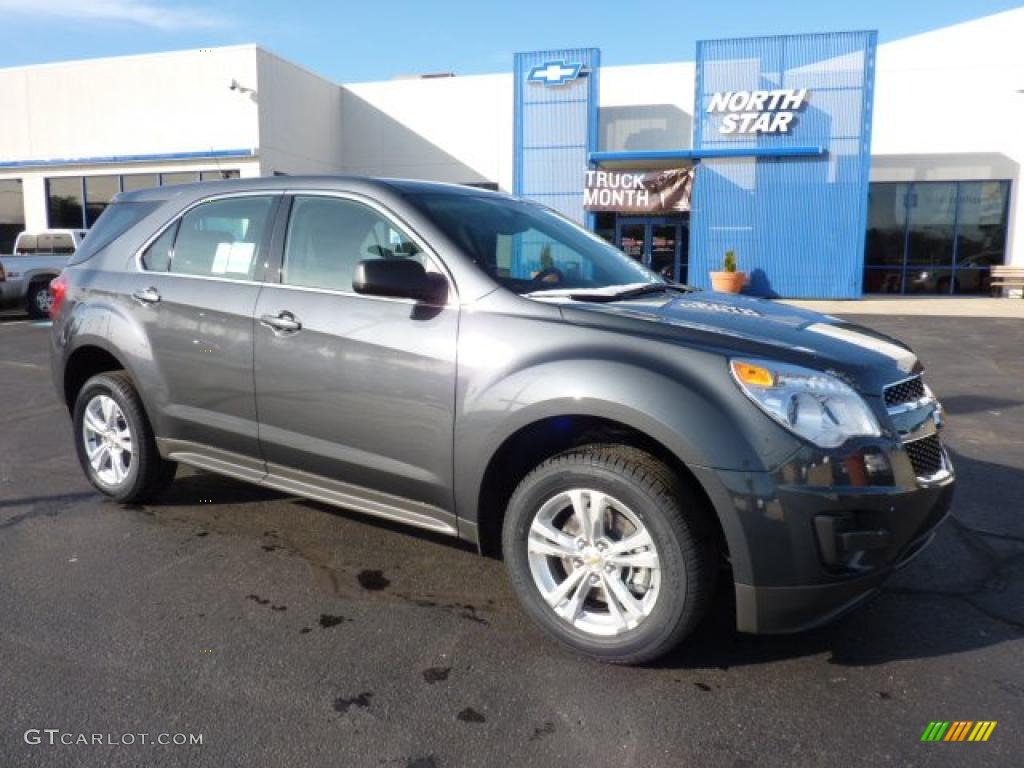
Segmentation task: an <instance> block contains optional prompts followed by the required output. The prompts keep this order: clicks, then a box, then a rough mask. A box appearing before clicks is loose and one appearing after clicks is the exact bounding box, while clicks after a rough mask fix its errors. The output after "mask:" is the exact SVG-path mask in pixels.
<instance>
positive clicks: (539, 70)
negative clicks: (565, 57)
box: [526, 61, 583, 85]
mask: <svg viewBox="0 0 1024 768" xmlns="http://www.w3.org/2000/svg"><path fill="white" fill-rule="evenodd" d="M582 69H583V65H582V64H581V63H579V62H566V61H545V62H544V63H543V64H541V65H540V66H539V67H534V68H533V69H531V70H530V74H529V76H528V77H527V78H526V79H527V80H529V81H530V82H531V83H543V84H544V85H564V84H565V83H570V82H572V81H573V80H575V79H576V78H577V77H579V76H580V72H581V71H582Z"/></svg>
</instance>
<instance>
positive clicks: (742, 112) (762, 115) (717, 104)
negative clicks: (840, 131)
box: [707, 88, 809, 134]
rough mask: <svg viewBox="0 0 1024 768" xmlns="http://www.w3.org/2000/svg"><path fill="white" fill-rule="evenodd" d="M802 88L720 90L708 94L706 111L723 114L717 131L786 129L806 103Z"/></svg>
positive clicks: (756, 131)
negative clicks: (708, 100) (709, 96)
mask: <svg viewBox="0 0 1024 768" xmlns="http://www.w3.org/2000/svg"><path fill="white" fill-rule="evenodd" d="M808 95H809V93H808V90H807V89H806V88H800V89H793V88H779V89H777V90H774V91H722V92H720V93H715V94H712V96H711V101H710V102H709V103H708V108H707V111H708V113H709V114H724V115H725V116H724V117H723V118H722V122H721V124H720V125H719V126H718V132H719V133H738V134H758V133H789V132H790V129H791V128H792V127H793V122H794V121H795V120H796V115H797V112H799V111H800V110H801V109H803V108H804V106H806V104H807V97H808Z"/></svg>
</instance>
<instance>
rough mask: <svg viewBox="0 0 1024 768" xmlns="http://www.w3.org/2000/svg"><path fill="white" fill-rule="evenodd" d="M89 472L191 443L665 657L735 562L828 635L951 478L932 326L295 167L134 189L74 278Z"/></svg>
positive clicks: (223, 462) (610, 647) (145, 493)
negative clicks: (381, 521)
mask: <svg viewBox="0 0 1024 768" xmlns="http://www.w3.org/2000/svg"><path fill="white" fill-rule="evenodd" d="M53 296H54V307H53V311H52V315H53V317H54V324H53V332H52V350H51V351H52V364H53V376H54V381H55V384H56V388H57V392H58V393H59V397H60V399H61V400H62V402H64V403H65V404H66V405H67V407H68V409H69V412H70V414H71V416H72V419H73V425H74V426H73V435H74V443H75V447H76V449H77V454H78V458H79V459H80V461H81V465H82V468H83V470H84V471H85V473H86V474H87V475H88V477H89V480H90V481H91V482H92V484H93V485H95V486H96V488H98V489H99V490H100V491H101V492H102V493H104V494H106V495H108V496H110V497H112V498H113V499H116V500H119V501H122V502H140V501H144V500H148V499H153V498H154V497H155V496H156V495H157V494H158V493H159V492H160V491H161V489H163V488H164V487H165V486H166V485H167V484H168V483H169V482H170V481H171V480H172V478H173V477H174V473H175V467H176V466H177V464H187V465H190V466H192V467H197V468H199V469H202V470H207V471H211V472H218V473H221V474H224V475H229V476H231V477H234V478H239V479H242V480H246V481H249V482H252V483H258V484H260V485H264V486H268V487H270V488H275V489H279V490H282V491H286V492H288V493H291V494H297V495H301V496H304V497H308V498H310V499H316V500H319V501H322V502H326V503H328V504H334V505H338V506H340V507H345V508H346V509H351V510H357V511H360V512H363V513H366V514H369V515H376V516H378V517H383V518H387V519H389V520H392V521H400V522H402V523H407V524H409V525H413V526H419V527H420V528H426V529H429V530H431V531H436V532H440V533H443V534H449V535H451V536H457V537H459V538H461V539H465V540H467V541H469V542H473V543H474V544H475V545H476V546H477V547H479V549H480V551H481V552H482V553H484V554H493V555H500V556H502V557H503V559H504V562H505V564H506V567H507V569H508V574H509V578H510V580H511V583H512V586H513V588H514V589H515V592H516V594H517V595H518V597H519V599H520V600H521V602H522V607H523V610H524V611H525V612H526V613H527V614H528V615H529V616H530V617H532V619H533V620H534V621H536V622H537V623H538V624H539V625H540V626H541V627H542V628H543V629H544V630H545V631H546V632H547V633H549V634H550V635H552V636H553V637H555V638H557V639H558V640H560V641H562V642H563V643H565V644H567V645H568V646H571V647H572V648H574V649H575V650H576V651H578V652H581V653H584V654H587V655H590V656H593V657H596V658H599V659H602V660H605V661H610V662H619V663H639V662H644V661H649V660H651V659H654V658H655V657H657V656H659V655H662V654H664V653H665V652H666V651H668V650H669V649H671V648H673V647H674V646H676V645H677V644H678V643H679V642H680V641H681V640H682V639H683V638H684V637H685V636H686V635H687V634H688V633H690V632H691V630H693V628H694V627H695V626H696V624H697V623H698V622H699V621H700V619H701V616H702V615H703V614H704V613H705V610H706V609H707V607H708V604H709V602H710V600H711V598H712V596H713V595H714V594H715V591H716V589H715V585H716V580H717V579H719V578H725V579H728V584H729V588H730V589H731V590H732V591H733V592H734V594H735V613H736V625H737V627H738V629H739V630H741V631H744V632H757V633H772V632H793V631H797V630H803V629H806V628H809V627H814V626H816V625H819V624H821V623H823V622H825V621H828V620H830V619H832V618H833V617H835V616H837V615H839V614H841V613H843V612H845V611H847V610H849V609H850V608H852V607H854V606H855V605H858V604H859V603H861V602H863V600H864V599H865V598H867V597H868V596H869V595H871V594H872V593H873V592H875V591H877V588H878V586H879V585H880V584H881V582H882V581H883V579H885V577H886V576H887V575H888V574H890V573H891V572H892V571H893V570H894V569H895V568H897V567H899V566H900V565H902V564H904V563H905V562H907V561H908V560H909V559H910V558H911V557H913V556H914V555H915V554H916V553H917V552H919V551H920V550H921V549H922V548H923V547H924V546H925V545H926V544H927V543H928V542H929V541H930V539H931V538H932V536H933V532H934V529H935V527H936V526H937V525H938V523H939V522H940V521H941V520H942V519H943V518H944V517H945V515H946V514H947V512H948V509H949V506H950V500H951V496H952V490H953V470H952V467H951V465H950V462H949V457H948V455H947V453H946V451H945V449H944V448H943V445H942V443H941V442H940V440H939V436H938V435H939V429H940V427H941V426H942V409H941V407H940V405H939V403H938V402H937V400H936V399H935V397H934V396H933V394H932V392H931V390H930V389H929V388H928V386H927V385H926V384H925V382H924V380H923V379H922V366H921V364H920V362H919V361H918V359H917V358H916V357H915V355H914V354H913V352H912V351H911V350H910V349H909V348H908V347H906V346H905V345H903V344H902V343H900V342H898V341H896V340H894V339H891V338H888V337H885V336H882V335H880V334H878V333H875V332H873V331H870V330H867V329H865V328H862V327H859V326H856V325H852V324H850V323H846V322H843V321H841V320H837V319H836V318H833V317H828V316H823V315H819V314H815V313H812V312H808V311H803V310H800V309H797V308H794V307H790V306H786V305H783V304H778V303H773V302H771V301H767V300H762V299H754V298H748V297H733V296H727V295H722V294H716V293H710V292H700V291H696V290H694V289H691V288H688V287H686V286H682V285H678V284H675V283H671V282H667V281H666V280H665V279H663V278H662V277H660V276H658V275H656V274H654V273H652V272H650V271H649V270H647V269H646V268H645V267H643V266H642V265H641V264H639V263H637V262H635V261H633V260H632V259H630V258H629V257H627V256H626V255H624V254H623V253H621V252H620V251H618V250H616V249H615V248H613V247H612V246H610V245H608V244H607V243H605V242H604V241H603V240H601V239H600V238H598V237H596V236H595V235H593V234H591V233H590V232H588V231H586V230H585V229H583V228H581V227H579V226H577V225H575V224H573V223H572V222H570V221H569V220H567V219H566V218H563V217H562V216H561V215H559V214H558V213H556V212H554V211H552V210H551V209H549V208H546V207H544V206H541V205H538V204H535V203H532V202H527V201H524V200H519V199H516V198H514V197H510V196H507V195H503V194H499V193H492V192H486V191H481V190H478V189H472V188H468V187H458V186H452V185H444V184H436V183H425V182H415V181H396V180H374V179H362V178H302V177H279V178H267V179H239V180H232V181H224V182H214V183H207V184H195V185H186V186H173V187H162V188H157V189H148V190H141V191H137V192H132V193H128V194H121V195H118V196H117V197H116V198H115V200H114V202H113V204H112V205H110V206H109V207H108V208H107V209H106V211H105V212H104V213H103V215H102V216H101V218H100V219H99V220H98V222H97V223H96V225H95V227H94V229H93V230H92V231H91V233H90V235H89V237H88V238H87V239H86V240H85V242H84V243H83V245H82V248H81V249H79V251H78V252H76V253H75V255H74V256H73V258H72V259H71V261H70V263H69V266H68V267H67V268H66V269H65V270H64V272H63V273H62V274H61V275H60V277H58V278H57V279H56V280H55V281H54V283H53Z"/></svg>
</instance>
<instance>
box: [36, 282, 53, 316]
mask: <svg viewBox="0 0 1024 768" xmlns="http://www.w3.org/2000/svg"><path fill="white" fill-rule="evenodd" d="M34 299H35V304H36V309H38V310H39V311H40V312H42V313H43V314H44V315H48V314H50V310H51V309H53V293H52V292H51V291H50V289H49V288H46V289H45V290H40V291H36V295H35V297H34Z"/></svg>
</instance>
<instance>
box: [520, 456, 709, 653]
mask: <svg viewBox="0 0 1024 768" xmlns="http://www.w3.org/2000/svg"><path fill="white" fill-rule="evenodd" d="M712 531H713V528H712V526H711V524H710V518H709V512H708V510H707V509H706V504H705V503H704V502H703V500H702V499H700V497H699V496H698V495H697V494H696V493H694V492H693V490H692V489H691V488H690V487H689V486H688V485H687V484H686V483H684V482H683V481H682V480H681V478H679V477H677V476H676V475H675V474H674V473H673V472H672V471H671V470H669V468H668V467H666V466H665V465H664V464H663V463H661V462H660V461H658V460H657V459H656V458H654V457H653V456H651V455H650V454H648V453H645V452H643V451H640V450H638V449H636V448H631V447H628V446H621V445H589V446H582V447H579V448H575V449H572V450H570V451H567V452H565V453H562V454H559V455H557V456H554V457H552V458H550V459H548V460H547V461H545V462H543V463H542V464H541V465H540V466H538V467H537V468H536V469H534V470H533V471H532V472H530V473H529V474H528V475H527V476H526V477H525V478H524V479H523V480H522V482H521V483H520V484H519V487H518V488H517V489H516V491H515V493H514V494H513V495H512V498H511V500H510V501H509V506H508V511H507V513H506V516H505V523H504V530H503V536H502V548H503V551H504V556H505V563H506V567H507V568H508V572H509V577H510V579H511V582H512V586H513V588H514V589H515V591H516V594H517V595H518V597H519V599H520V601H521V602H522V604H523V607H524V609H525V610H526V612H527V613H528V614H529V615H530V616H531V617H532V618H533V619H534V620H535V621H536V622H537V623H538V624H539V625H540V626H541V627H542V628H543V629H544V630H545V631H546V632H547V633H548V634H550V635H551V636H553V637H554V638H555V639H557V640H559V641H560V642H562V643H564V644H565V645H568V646H569V647H571V648H572V649H574V650H575V651H577V652H579V653H583V654H585V655H588V656H591V657H594V658H597V659H599V660H601V661H606V662H612V663H617V664H640V663H643V662H648V661H651V660H653V659H656V658H658V657H659V656H662V655H663V654H665V653H667V652H668V651H670V650H671V649H672V648H674V647H675V646H676V645H678V644H679V643H680V642H681V641H682V639H683V638H684V637H686V636H687V635H688V634H689V633H690V632H691V631H692V630H693V629H694V627H696V625H697V623H698V622H699V621H700V619H701V618H702V616H703V615H704V612H705V610H706V608H707V606H708V604H709V602H710V599H711V595H712V593H713V590H714V579H715V563H716V555H715V545H714V536H713V535H712Z"/></svg>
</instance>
